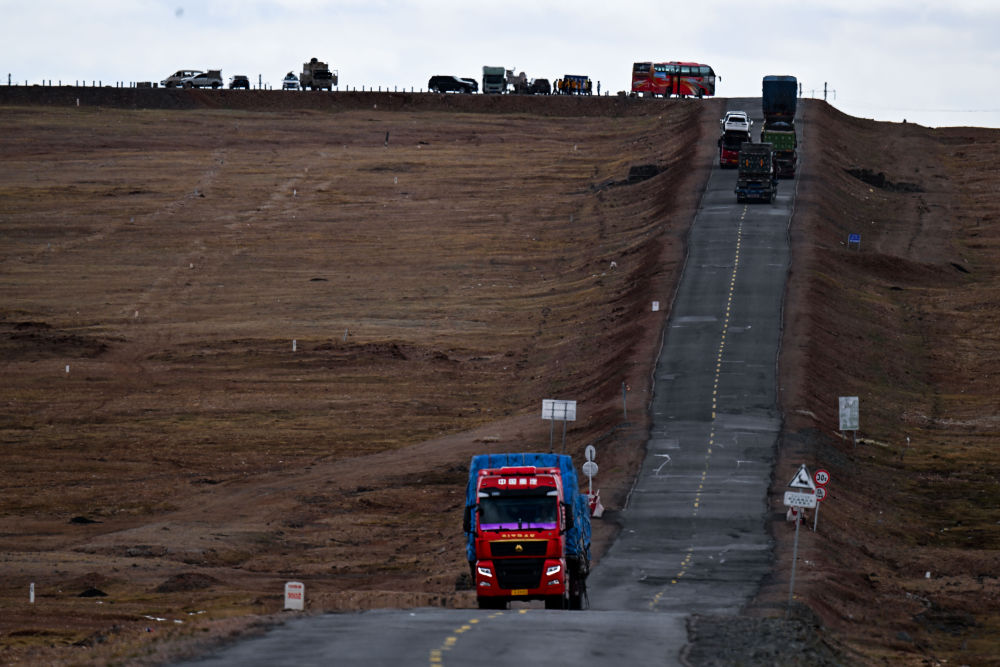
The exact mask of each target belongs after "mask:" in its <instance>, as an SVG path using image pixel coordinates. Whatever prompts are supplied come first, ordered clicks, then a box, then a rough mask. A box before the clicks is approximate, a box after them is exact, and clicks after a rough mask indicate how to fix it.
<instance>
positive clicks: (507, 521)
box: [479, 496, 559, 530]
mask: <svg viewBox="0 0 1000 667" xmlns="http://www.w3.org/2000/svg"><path fill="white" fill-rule="evenodd" d="M558 507H559V505H558V503H557V502H556V499H555V498H553V497H551V496H492V497H489V498H481V499H480V500H479V528H480V529H481V530H521V529H525V528H534V529H537V530H555V528H556V527H557V510H558Z"/></svg>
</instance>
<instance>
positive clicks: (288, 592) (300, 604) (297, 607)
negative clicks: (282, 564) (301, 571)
mask: <svg viewBox="0 0 1000 667" xmlns="http://www.w3.org/2000/svg"><path fill="white" fill-rule="evenodd" d="M305 604H306V587H305V586H304V585H303V584H302V582H300V581H289V582H287V583H285V609H291V610H293V611H302V610H303V609H305Z"/></svg>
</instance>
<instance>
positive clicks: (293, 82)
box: [281, 72, 299, 90]
mask: <svg viewBox="0 0 1000 667" xmlns="http://www.w3.org/2000/svg"><path fill="white" fill-rule="evenodd" d="M281 89H282V90H298V89H299V77H297V76H295V72H289V73H288V74H286V75H285V78H284V79H282V80H281Z"/></svg>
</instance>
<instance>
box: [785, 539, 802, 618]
mask: <svg viewBox="0 0 1000 667" xmlns="http://www.w3.org/2000/svg"><path fill="white" fill-rule="evenodd" d="M800 523H802V522H801V521H799V520H798V519H795V546H793V547H792V578H791V581H790V582H789V584H788V608H787V609H785V618H788V614H789V612H791V610H792V599H793V598H794V597H795V564H796V563H798V562H799V524H800Z"/></svg>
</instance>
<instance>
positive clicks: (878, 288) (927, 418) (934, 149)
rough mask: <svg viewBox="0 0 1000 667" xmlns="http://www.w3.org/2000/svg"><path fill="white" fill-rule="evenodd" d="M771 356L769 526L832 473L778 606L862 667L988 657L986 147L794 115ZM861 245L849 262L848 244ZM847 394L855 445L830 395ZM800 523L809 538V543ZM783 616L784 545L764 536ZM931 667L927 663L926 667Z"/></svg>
mask: <svg viewBox="0 0 1000 667" xmlns="http://www.w3.org/2000/svg"><path fill="white" fill-rule="evenodd" d="M805 117H806V120H807V124H806V128H807V132H808V134H807V136H806V137H805V141H807V142H808V146H809V156H810V159H809V161H808V162H807V163H806V164H805V166H804V169H803V171H802V173H801V182H800V183H799V190H798V192H799V198H798V201H797V213H796V216H795V219H794V221H793V227H792V240H793V270H792V273H791V275H790V279H789V287H788V300H787V318H786V320H787V322H786V327H787V328H786V332H785V336H784V341H783V351H782V356H781V372H782V373H781V374H782V388H781V389H782V391H781V396H782V401H783V407H784V412H785V415H786V420H787V427H788V429H787V433H786V437H785V442H784V444H783V447H782V464H781V465H779V467H778V469H777V472H776V479H775V483H776V485H775V488H774V493H773V496H772V500H773V507H774V508H775V514H776V516H779V512H780V511H781V509H782V508H781V497H782V494H783V492H784V491H785V484H786V483H787V481H788V480H790V479H791V478H792V476H793V473H794V472H795V469H796V468H797V467H798V465H799V464H800V463H803V462H804V463H806V464H807V465H808V466H809V468H810V469H811V470H815V469H816V468H819V467H821V468H825V469H827V470H828V471H830V473H831V476H832V481H831V483H830V485H829V489H830V497H829V500H827V501H825V502H824V503H823V505H822V508H821V512H820V515H819V520H818V531H817V532H816V533H812V532H811V531H805V533H804V535H803V536H802V544H801V545H800V548H801V549H802V550H801V551H800V556H801V558H802V559H801V560H800V562H799V570H798V573H797V575H796V576H797V584H796V591H797V592H798V593H799V599H800V600H801V601H802V602H804V603H806V604H808V605H809V606H810V607H812V608H813V609H814V610H815V611H816V612H817V613H818V614H819V617H820V618H821V619H822V621H823V622H824V624H825V625H826V627H827V630H828V631H832V632H833V633H836V634H837V635H838V636H839V637H840V638H841V639H843V640H844V642H845V644H844V645H845V648H847V649H848V650H849V651H855V652H857V654H858V657H857V658H855V659H858V660H860V659H862V658H861V657H860V656H862V655H863V656H864V657H863V660H864V661H865V662H871V663H876V662H881V660H882V659H884V660H886V661H888V662H889V663H891V664H905V663H910V664H938V663H936V662H933V661H935V660H941V661H943V660H947V661H948V662H949V663H951V664H995V661H996V659H997V656H998V655H1000V643H998V640H997V637H998V636H1000V581H998V578H997V577H998V575H1000V569H998V566H1000V524H998V519H1000V483H998V479H1000V453H998V449H997V447H998V443H1000V439H998V436H1000V418H998V407H1000V404H998V401H1000V399H998V396H1000V333H998V330H997V321H998V316H1000V305H998V295H1000V273H998V270H997V257H998V253H1000V219H998V213H1000V204H998V202H997V188H998V183H1000V180H998V169H997V167H996V154H997V149H998V148H1000V131H997V130H984V129H973V128H949V129H938V130H932V129H928V128H924V127H920V126H915V125H912V124H901V125H900V124H887V123H875V122H872V121H867V120H861V119H857V118H851V117H848V116H844V115H843V114H840V113H838V112H837V111H835V110H834V109H832V108H830V107H828V106H826V105H825V104H819V103H812V104H808V105H806V116H805ZM852 233H856V234H860V235H861V246H860V248H856V247H850V248H849V247H847V241H848V236H849V234H852ZM839 396H858V397H859V399H860V415H861V431H860V432H859V433H858V436H859V442H858V445H857V447H856V448H855V447H854V445H853V444H852V441H851V439H850V437H849V434H845V435H847V436H848V437H846V438H844V437H842V435H841V434H840V432H839V431H838V430H837V429H838V414H837V399H838V397H839ZM811 525H812V524H811V522H810V524H809V526H810V527H811ZM774 531H775V535H776V537H777V539H778V547H777V551H776V554H777V556H778V568H779V569H778V574H777V575H776V579H775V581H774V582H771V583H770V584H769V585H768V586H766V587H765V590H764V591H763V593H762V597H761V610H766V609H771V610H774V609H775V608H776V607H778V608H780V607H781V606H782V605H783V604H784V601H785V600H787V595H788V589H787V575H788V573H789V565H790V562H791V551H792V543H791V538H792V535H793V533H794V531H793V530H792V529H791V524H787V525H786V524H782V523H780V522H779V523H776V524H775V525H774ZM925 660H931V661H932V662H931V663H925V662H924V661H925Z"/></svg>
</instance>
